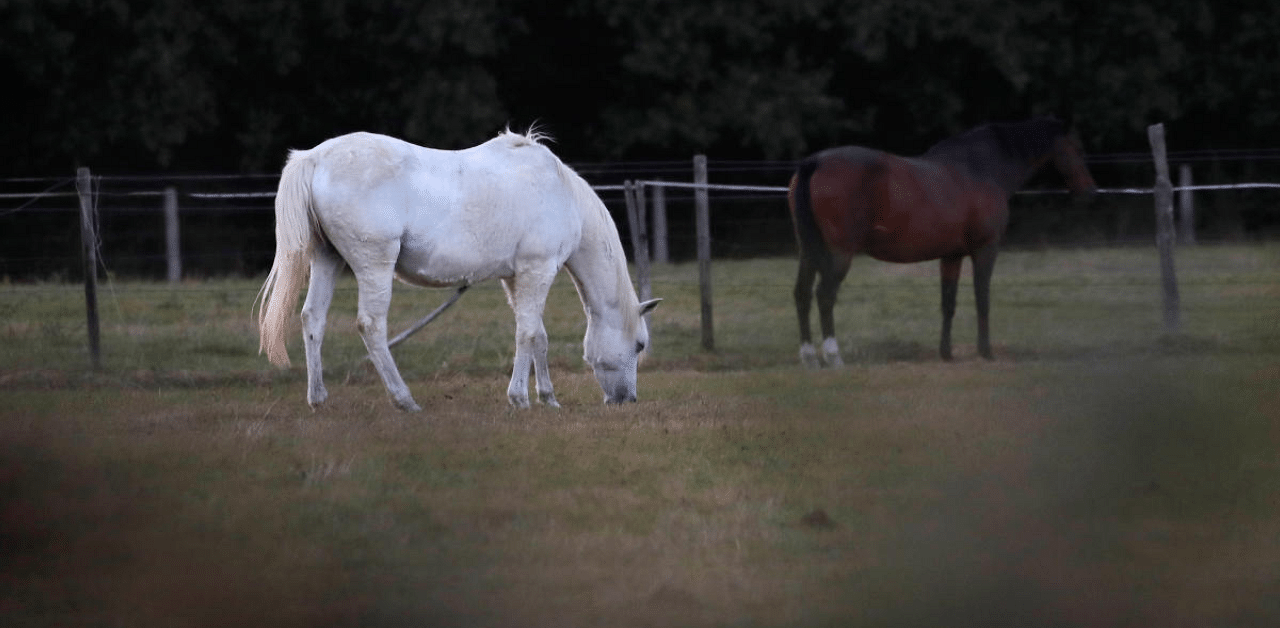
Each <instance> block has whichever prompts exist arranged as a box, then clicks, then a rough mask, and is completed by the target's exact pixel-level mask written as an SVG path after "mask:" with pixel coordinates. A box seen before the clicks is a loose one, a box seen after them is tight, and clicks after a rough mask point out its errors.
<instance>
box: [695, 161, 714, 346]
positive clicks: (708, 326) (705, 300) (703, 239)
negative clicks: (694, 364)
mask: <svg viewBox="0 0 1280 628" xmlns="http://www.w3.org/2000/svg"><path fill="white" fill-rule="evenodd" d="M693 182H694V183H695V184H698V185H700V186H701V187H698V188H695V189H694V192H693V199H694V213H695V219H696V222H697V230H698V287H699V292H700V293H701V296H702V348H703V349H706V350H707V351H713V350H715V348H716V340H715V328H714V325H713V324H712V311H711V201H710V199H709V198H708V193H707V188H706V185H707V156H706V155H694V156H693Z"/></svg>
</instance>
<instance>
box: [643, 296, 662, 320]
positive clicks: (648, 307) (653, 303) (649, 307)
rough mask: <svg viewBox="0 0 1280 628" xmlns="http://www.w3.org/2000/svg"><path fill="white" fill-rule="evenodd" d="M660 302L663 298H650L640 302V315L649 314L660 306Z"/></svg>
mask: <svg viewBox="0 0 1280 628" xmlns="http://www.w3.org/2000/svg"><path fill="white" fill-rule="evenodd" d="M659 303H662V299H649V300H648V301H645V302H644V303H641V304H640V315H641V316H644V315H645V314H648V313H649V312H652V311H653V308H655V307H658V304H659Z"/></svg>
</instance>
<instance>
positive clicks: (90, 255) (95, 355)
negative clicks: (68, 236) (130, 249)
mask: <svg viewBox="0 0 1280 628" xmlns="http://www.w3.org/2000/svg"><path fill="white" fill-rule="evenodd" d="M76 192H77V193H78V194H79V195H80V243H81V246H80V251H81V254H82V255H81V256H82V257H83V261H84V303H85V312H86V314H87V318H88V329H89V359H90V360H91V361H92V363H93V368H95V369H97V368H99V367H101V366H102V345H101V334H100V331H99V328H98V209H97V207H96V206H95V204H94V198H93V180H92V178H91V177H90V176H89V169H88V168H77V169H76Z"/></svg>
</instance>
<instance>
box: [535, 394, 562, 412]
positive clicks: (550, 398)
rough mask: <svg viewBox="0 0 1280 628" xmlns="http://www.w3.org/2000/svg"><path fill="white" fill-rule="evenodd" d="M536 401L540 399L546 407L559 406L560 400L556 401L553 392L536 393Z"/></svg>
mask: <svg viewBox="0 0 1280 628" xmlns="http://www.w3.org/2000/svg"><path fill="white" fill-rule="evenodd" d="M538 401H541V402H542V403H543V405H545V406H547V407H548V408H559V407H560V402H559V401H556V395H555V393H538Z"/></svg>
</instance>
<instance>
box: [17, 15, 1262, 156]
mask: <svg viewBox="0 0 1280 628" xmlns="http://www.w3.org/2000/svg"><path fill="white" fill-rule="evenodd" d="M0 29H2V30H0V77H2V80H3V84H4V85H5V86H6V90H5V91H6V92H7V96H5V98H4V99H3V100H2V101H0V113H2V114H3V116H2V117H0V142H2V143H3V145H4V146H5V148H6V151H5V152H6V154H7V164H6V168H5V171H6V172H5V174H7V175H19V174H50V173H64V172H67V171H68V170H69V169H71V168H73V167H74V166H78V165H92V166H93V167H94V168H95V170H96V171H100V172H127V171H145V172H155V171H219V172H229V171H243V172H270V171H273V170H275V169H276V168H277V167H278V166H279V163H280V162H281V159H282V158H283V154H284V151H285V150H286V149H287V148H289V147H306V146H310V145H313V144H315V143H317V142H319V141H320V140H323V139H325V138H327V137H331V136H333V135H337V134H340V133H344V132H347V131H352V130H357V129H362V130H372V131H379V132H384V133H388V134H392V135H396V136H400V137H404V138H406V139H408V140H410V141H414V142H416V143H420V144H425V145H432V146H438V147H446V148H458V147H463V146H467V145H471V144H475V143H478V142H479V141H482V140H483V139H485V138H487V137H488V136H490V135H492V134H493V133H495V132H496V131H498V130H499V129H501V128H502V127H503V126H504V125H506V124H508V123H510V124H512V125H513V126H515V127H523V126H527V125H528V124H530V123H532V122H534V121H539V122H541V123H542V124H543V125H544V127H545V128H546V130H547V131H548V132H550V133H551V134H552V135H553V136H555V137H556V139H557V151H558V152H559V153H560V154H562V155H563V156H564V157H565V158H566V159H568V160H571V161H601V160H615V159H634V158H654V157H663V158H670V157H672V156H679V157H681V158H683V157H684V156H687V155H688V154H690V153H693V152H707V153H710V154H714V155H719V156H721V157H732V158H735V159H756V158H767V159H791V158H795V157H798V156H801V155H804V154H806V153H808V152H812V151H814V150H817V149H819V148H822V147H825V146H829V145H833V144H838V143H861V144H868V145H874V146H879V147H883V148H886V149H889V150H895V151H900V152H918V151H920V150H923V149H924V148H925V147H927V146H928V145H929V144H931V143H932V142H933V141H936V140H937V139H940V138H941V137H943V136H945V135H948V134H951V133H954V132H958V131H960V130H963V129H964V128H967V127H969V126H972V125H974V124H977V123H980V122H982V121H984V120H990V119H1012V118H1022V117H1026V116H1029V115H1034V114H1040V113H1049V112H1054V113H1057V114H1058V115H1060V116H1063V117H1067V118H1069V119H1071V120H1073V121H1074V122H1076V123H1077V127H1078V128H1079V131H1080V133H1081V135H1082V138H1083V139H1084V141H1085V144H1086V146H1087V147H1088V148H1089V149H1090V150H1091V151H1094V152H1099V151H1117V150H1133V149H1140V148H1141V147H1142V144H1143V135H1142V127H1143V126H1144V125H1145V124H1146V123H1148V122H1151V121H1163V122H1166V123H1167V124H1168V125H1169V126H1170V127H1171V135H1172V136H1174V137H1177V138H1178V145H1179V147H1180V148H1197V147H1232V148H1239V147H1249V146H1271V145H1274V144H1275V143H1276V142H1277V140H1280V137H1278V135H1280V127H1278V125H1277V124H1276V122H1277V115H1280V113H1278V112H1280V94H1278V93H1277V87H1276V82H1275V77H1276V70H1277V68H1276V65H1275V64H1276V62H1275V59H1277V58H1280V54H1278V53H1280V40H1277V38H1276V37H1275V36H1274V34H1275V33H1276V32H1280V5H1275V4H1274V3H1258V2H1250V1H1246V0H1214V1H1212V2H1210V1H1195V0H1188V1H1181V2H1167V1H1157V0H1135V1H1133V2H1124V3H1114V2H1097V1H1093V0H1071V1H1070V2H1068V1H1066V0H1030V1H1027V0H975V1H973V2H966V3H952V2H936V1H930V0H866V1H862V2H849V1H847V0H705V1H699V2H672V1H666V0H546V1H544V2H537V3H530V2H520V1H518V0H431V1H428V2H411V1H410V2H406V1H403V0H315V1H311V2H300V1H295V0H265V1H257V0H220V1H219V2H212V3H211V2H199V1H196V0H150V1H146V2H143V1H129V0H44V1H34V0H8V1H0Z"/></svg>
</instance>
